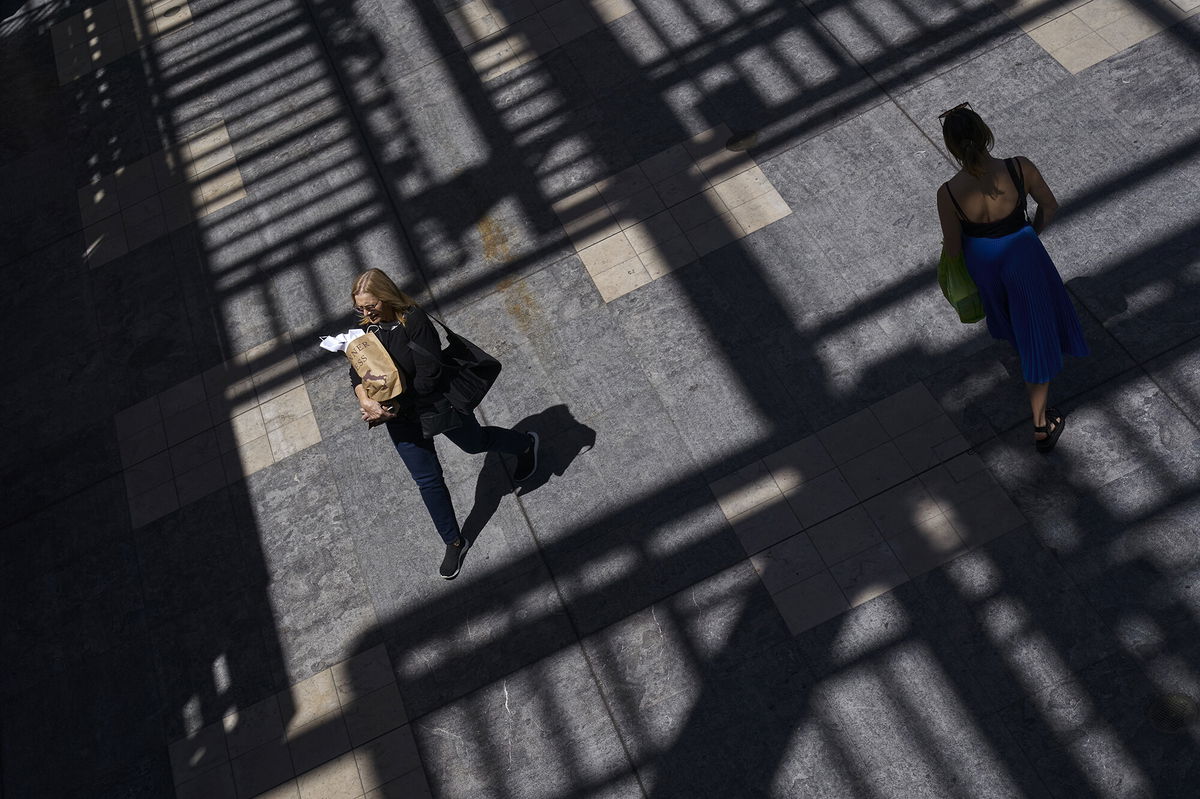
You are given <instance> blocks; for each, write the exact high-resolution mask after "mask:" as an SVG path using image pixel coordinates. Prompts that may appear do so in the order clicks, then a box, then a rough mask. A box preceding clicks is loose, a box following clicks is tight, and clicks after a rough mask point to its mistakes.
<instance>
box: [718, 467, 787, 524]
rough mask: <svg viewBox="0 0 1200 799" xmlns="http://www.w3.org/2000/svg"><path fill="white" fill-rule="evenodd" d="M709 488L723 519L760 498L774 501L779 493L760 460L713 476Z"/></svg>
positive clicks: (746, 507)
mask: <svg viewBox="0 0 1200 799" xmlns="http://www.w3.org/2000/svg"><path fill="white" fill-rule="evenodd" d="M709 488H710V489H712V492H713V496H714V497H716V499H717V504H718V505H719V506H720V507H721V512H722V513H724V514H725V518H726V519H733V518H734V517H735V516H739V515H740V514H743V513H745V512H746V511H748V510H751V509H753V508H756V507H758V506H759V505H761V504H763V503H764V502H778V501H779V499H780V498H782V496H783V494H782V493H781V492H780V490H779V486H777V485H776V484H775V480H774V478H772V477H771V473H770V472H769V471H768V470H767V467H766V466H765V465H764V464H763V462H762V461H755V462H754V463H752V464H750V465H749V466H744V467H742V468H741V469H738V470H737V471H736V472H734V473H733V474H729V475H726V476H725V477H722V478H720V479H718V480H714V481H713V482H712V483H710V484H709Z"/></svg>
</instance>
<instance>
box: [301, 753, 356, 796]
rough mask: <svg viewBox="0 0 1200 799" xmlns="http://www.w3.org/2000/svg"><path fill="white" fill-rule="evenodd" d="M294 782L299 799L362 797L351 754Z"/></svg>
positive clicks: (354, 762) (336, 759) (302, 775)
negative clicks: (298, 788) (296, 785)
mask: <svg viewBox="0 0 1200 799" xmlns="http://www.w3.org/2000/svg"><path fill="white" fill-rule="evenodd" d="M296 782H297V783H298V784H299V786H300V799H358V797H360V796H362V795H363V785H362V780H361V779H359V776H358V763H357V761H356V760H355V758H354V753H353V752H347V753H346V754H344V755H342V756H341V757H338V758H335V759H334V760H331V761H329V762H328V763H325V764H323V765H320V766H317V767H316V768H315V769H313V770H312V771H309V772H307V773H305V774H301V775H300V776H299V777H298V778H297V779H296Z"/></svg>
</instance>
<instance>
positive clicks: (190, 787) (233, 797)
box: [175, 763, 238, 799]
mask: <svg viewBox="0 0 1200 799" xmlns="http://www.w3.org/2000/svg"><path fill="white" fill-rule="evenodd" d="M175 799H238V796H237V790H236V789H235V788H234V785H233V771H232V770H231V769H230V767H229V764H228V763H226V764H225V765H222V766H217V767H215V768H212V769H209V770H208V771H206V772H204V773H203V774H201V775H199V776H198V777H196V778H195V779H192V780H188V781H187V782H185V783H182V784H180V785H176V786H175Z"/></svg>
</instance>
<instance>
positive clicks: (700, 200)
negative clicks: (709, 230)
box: [669, 188, 729, 230]
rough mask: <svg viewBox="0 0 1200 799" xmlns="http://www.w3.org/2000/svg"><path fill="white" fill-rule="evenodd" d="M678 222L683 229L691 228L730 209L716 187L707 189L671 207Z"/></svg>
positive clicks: (672, 213) (672, 214) (671, 211)
mask: <svg viewBox="0 0 1200 799" xmlns="http://www.w3.org/2000/svg"><path fill="white" fill-rule="evenodd" d="M669 211H670V213H671V216H672V217H673V218H674V219H675V222H676V224H678V225H679V227H680V228H682V229H683V230H691V229H692V228H694V227H696V226H697V225H701V224H703V223H705V222H707V221H708V220H710V219H715V218H716V217H719V216H720V215H721V214H724V213H728V211H729V209H728V208H726V207H725V203H724V202H722V201H721V198H720V196H718V195H717V192H716V190H715V189H711V188H710V189H705V190H704V191H702V192H700V193H699V194H697V195H696V196H694V197H690V198H688V199H686V200H684V201H683V202H681V203H677V204H675V205H673V206H671V208H670V209H669Z"/></svg>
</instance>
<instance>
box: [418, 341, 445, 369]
mask: <svg viewBox="0 0 1200 799" xmlns="http://www.w3.org/2000/svg"><path fill="white" fill-rule="evenodd" d="M408 348H409V349H410V350H414V351H416V352H419V353H421V354H422V355H424V356H425V357H426V358H430V359H432V360H435V361H437V362H438V363H440V364H441V365H442V366H444V367H445V368H447V369H453V368H454V367H452V366H451V365H450V364H448V363H446V362H445V361H443V360H442V358H441V356H440V355H434V354H433V353H432V352H430V351H429V350H427V349H425V348H424V347H422V346H421V345H420V344H418V343H417V342H415V341H413V340H412V339H411V338H410V339H409V340H408Z"/></svg>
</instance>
